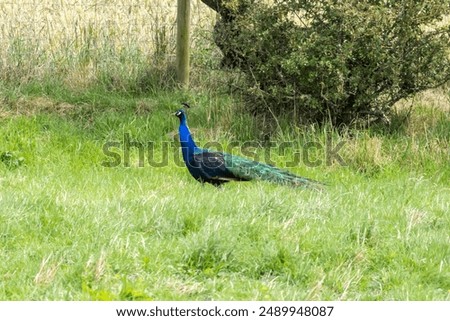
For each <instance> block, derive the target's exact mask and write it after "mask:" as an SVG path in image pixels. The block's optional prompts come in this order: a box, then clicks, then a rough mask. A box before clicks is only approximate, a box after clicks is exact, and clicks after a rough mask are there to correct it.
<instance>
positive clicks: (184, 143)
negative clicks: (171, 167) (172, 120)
mask: <svg viewBox="0 0 450 321" xmlns="http://www.w3.org/2000/svg"><path fill="white" fill-rule="evenodd" d="M179 134H180V144H181V152H182V153H183V159H184V161H185V162H187V161H188V159H189V158H190V156H192V155H193V154H194V152H195V150H196V149H197V148H198V147H197V145H196V144H195V142H194V140H193V139H192V135H191V132H190V130H189V127H188V126H187V123H186V118H185V117H182V118H181V120H180V127H179Z"/></svg>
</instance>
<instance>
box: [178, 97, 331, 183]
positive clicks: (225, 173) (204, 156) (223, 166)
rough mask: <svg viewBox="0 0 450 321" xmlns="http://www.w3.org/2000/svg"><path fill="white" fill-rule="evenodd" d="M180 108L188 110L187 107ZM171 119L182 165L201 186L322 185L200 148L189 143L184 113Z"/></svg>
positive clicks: (237, 157) (273, 167)
mask: <svg viewBox="0 0 450 321" xmlns="http://www.w3.org/2000/svg"><path fill="white" fill-rule="evenodd" d="M182 105H183V106H185V107H187V108H189V105H188V104H187V103H182ZM174 115H175V116H176V117H178V118H179V119H180V126H179V136H180V137H179V138H180V145H181V151H182V154H183V160H184V163H185V164H186V167H187V168H188V170H189V172H190V173H191V175H192V176H193V177H194V178H195V179H196V180H197V181H199V182H201V183H210V184H212V185H214V186H220V185H222V184H224V183H227V182H230V181H251V180H264V181H269V182H273V183H277V184H283V185H290V186H294V187H313V188H320V186H321V185H322V183H320V182H317V181H314V180H311V179H308V178H304V177H300V176H297V175H294V174H292V173H290V172H288V171H286V170H282V169H279V168H277V167H275V166H272V165H268V164H263V163H259V162H256V161H252V160H249V159H246V158H244V157H240V156H235V155H231V154H228V153H224V152H218V151H211V150H207V149H203V148H200V147H198V146H197V145H196V144H195V142H194V140H193V139H192V135H191V132H190V130H189V127H188V125H187V116H186V112H185V111H184V109H179V110H178V111H176V112H175V114H174Z"/></svg>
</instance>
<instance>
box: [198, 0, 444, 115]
mask: <svg viewBox="0 0 450 321" xmlns="http://www.w3.org/2000/svg"><path fill="white" fill-rule="evenodd" d="M204 2H205V3H207V2H208V3H211V2H214V1H204ZM215 2H216V3H219V4H220V6H216V7H213V6H212V7H213V8H215V9H216V10H217V11H219V13H220V14H221V17H222V19H221V21H219V22H218V24H217V25H216V28H215V41H216V43H217V45H218V46H219V47H220V48H221V50H222V52H223V54H224V60H223V64H224V65H226V66H228V67H231V68H239V69H240V70H241V71H242V72H243V73H244V74H245V75H246V77H245V78H246V88H245V91H246V93H247V94H248V95H247V97H249V98H250V99H249V102H250V105H251V106H252V107H251V109H252V111H253V112H255V113H256V114H258V113H265V112H268V111H270V113H275V114H287V115H289V116H298V117H299V118H302V119H303V120H306V121H318V122H324V121H327V120H331V121H332V122H333V123H334V124H350V123H352V122H353V121H355V120H356V119H361V118H363V119H367V118H371V119H385V118H386V117H388V116H389V112H390V110H391V107H392V106H393V104H394V103H395V102H397V101H399V100H400V99H402V98H407V97H410V96H411V95H413V94H415V93H417V92H420V91H422V90H425V89H429V88H434V87H438V86H440V85H442V84H444V83H446V82H447V81H448V80H449V78H450V56H449V55H450V53H449V48H450V47H449V44H450V41H449V40H450V27H449V23H447V22H446V17H447V15H449V14H450V1H449V0H426V1H425V0H423V1H417V0H402V1H398V0H362V1H361V0H345V1H340V0H279V1H273V2H267V1H254V0H223V1H215Z"/></svg>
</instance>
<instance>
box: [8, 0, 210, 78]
mask: <svg viewBox="0 0 450 321" xmlns="http://www.w3.org/2000/svg"><path fill="white" fill-rule="evenodd" d="M176 5H177V3H176V1H164V0H81V1H80V0H78V1H77V0H71V1H61V0H24V1H18V0H0V16H1V17H2V18H1V19H0V43H1V44H2V46H0V63H1V65H0V71H1V74H2V76H0V77H2V78H5V79H7V80H17V81H19V82H24V81H27V80H30V79H36V78H37V79H39V78H42V77H44V76H48V75H58V76H61V77H62V78H63V79H64V80H65V81H66V82H67V83H68V84H70V85H72V86H84V85H89V84H90V83H92V81H96V80H98V78H99V77H102V75H103V76H105V74H106V75H107V78H109V79H115V81H117V79H119V78H130V77H131V78H135V77H137V74H138V73H142V69H143V67H145V66H147V68H149V67H150V68H151V67H152V66H154V67H157V68H162V67H164V68H167V67H168V66H169V65H170V64H171V62H172V61H173V60H174V55H175V33H176V28H175V26H176V9H177V8H176ZM191 16H192V35H193V37H192V47H193V48H197V49H199V50H202V48H208V46H211V45H212V41H211V32H212V28H213V26H214V23H215V14H214V12H213V11H211V10H210V9H209V8H208V7H206V6H205V5H204V4H203V3H201V1H200V0H192V8H191ZM112 71H114V72H112ZM134 80H136V79H134Z"/></svg>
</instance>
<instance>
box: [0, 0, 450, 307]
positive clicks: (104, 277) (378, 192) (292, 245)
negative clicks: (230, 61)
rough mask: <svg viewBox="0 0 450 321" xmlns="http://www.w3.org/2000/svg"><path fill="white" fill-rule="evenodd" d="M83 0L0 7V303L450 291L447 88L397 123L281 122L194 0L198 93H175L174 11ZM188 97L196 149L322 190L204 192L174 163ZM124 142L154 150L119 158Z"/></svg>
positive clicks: (438, 294) (429, 296)
mask: <svg viewBox="0 0 450 321" xmlns="http://www.w3.org/2000/svg"><path fill="white" fill-rule="evenodd" d="M91 2H92V3H91ZM91 2H90V0H89V1H85V2H83V3H84V4H83V5H77V6H75V7H70V6H69V7H68V6H67V5H63V3H62V2H61V1H54V0H44V1H41V2H39V3H37V4H32V2H31V1H30V2H29V3H28V4H29V6H28V7H26V6H25V5H24V6H21V7H19V6H18V5H14V4H13V3H11V2H10V3H2V2H0V10H1V11H2V12H6V13H8V14H6V15H5V17H8V19H3V20H2V21H1V22H0V24H2V28H0V30H1V31H0V32H3V33H2V34H1V37H2V39H3V40H5V41H4V44H5V45H4V46H2V48H0V58H1V59H0V222H1V224H0V239H1V242H0V249H1V251H0V300H449V299H450V235H449V231H450V216H449V213H450V184H449V182H450V150H449V146H450V114H449V113H450V104H449V89H448V88H442V89H440V90H436V91H430V92H426V93H424V94H421V95H419V96H417V97H415V98H414V99H413V100H412V101H410V102H403V104H402V105H399V106H398V115H397V116H396V117H394V119H393V121H392V123H391V124H390V125H389V126H384V127H376V126H374V127H371V128H366V129H346V130H342V129H341V130H338V129H334V128H331V127H327V126H324V127H317V126H309V127H295V126H292V124H290V123H289V121H288V120H283V119H279V120H278V123H277V124H276V126H275V125H274V123H273V122H261V121H259V120H257V119H255V118H253V117H251V116H249V115H246V114H243V113H242V112H241V111H242V110H241V103H240V100H239V97H236V96H233V95H232V94H230V93H229V90H228V89H227V87H226V86H224V84H227V82H228V81H229V79H228V78H227V77H229V76H230V75H227V74H224V73H222V72H221V71H218V70H217V68H216V67H217V65H218V60H219V59H217V56H216V55H215V53H216V49H214V46H213V44H212V43H211V42H210V39H209V38H208V37H210V29H211V27H212V25H213V21H214V16H213V15H212V14H211V12H208V11H205V10H206V8H205V7H204V6H201V5H200V4H198V1H197V2H195V1H194V2H195V10H194V12H196V13H198V15H199V16H200V15H201V17H202V19H200V20H198V21H197V22H196V24H197V25H198V26H199V29H198V30H197V31H195V29H194V34H195V37H197V38H195V37H194V41H196V42H195V45H194V46H193V47H194V48H193V50H194V51H193V59H192V60H193V74H192V77H193V81H192V84H193V89H192V90H190V91H188V92H182V91H178V90H175V89H171V81H172V78H171V77H172V72H173V70H171V59H172V58H173V56H172V54H173V52H174V46H173V39H172V38H173V35H172V33H173V30H172V29H171V28H172V27H171V26H173V22H174V20H173V15H171V14H173V12H172V11H173V10H172V9H173V8H174V7H165V6H164V5H163V4H164V3H165V2H161V1H140V2H139V4H140V6H136V4H134V2H133V1H132V0H122V1H108V2H105V3H104V4H103V7H101V8H99V7H97V6H95V5H94V4H95V3H96V2H95V1H94V0H92V1H91ZM108 4H109V5H108ZM25 8H29V10H25ZM31 8H33V9H34V10H31ZM158 8H159V9H158ZM158 10H159V11H158ZM165 10H166V11H165ZM167 10H169V11H167ZM170 10H172V11H170ZM127 12H128V14H127ZM169 13H170V14H169ZM203 14H204V15H203ZM18 15H19V16H20V18H19V16H18ZM158 17H159V18H158ZM197 18H198V17H197ZM197 18H195V19H197ZM108 19H109V20H108ZM130 19H131V20H130ZM133 19H134V20H133ZM158 19H161V20H158ZM171 19H172V20H171ZM24 21H26V23H25V22H24ZM150 21H151V22H150ZM158 23H159V25H158ZM127 26H128V27H129V26H135V27H136V28H134V29H133V28H131V29H130V28H129V29H127V28H126V27H127ZM138 26H140V27H139V28H137V27H138ZM163 26H164V27H163ZM158 32H159V33H158ZM208 39H209V40H208ZM205 77H206V78H205ZM181 101H188V102H190V103H191V104H192V105H193V106H194V108H192V110H190V111H189V124H190V127H191V129H192V130H193V132H194V135H195V138H196V139H197V141H198V142H199V143H200V145H205V144H208V143H216V145H217V144H220V145H221V146H224V147H225V148H227V147H229V146H230V145H231V144H232V143H233V142H239V144H241V145H246V146H247V147H248V148H246V149H238V148H234V149H233V152H234V153H237V154H244V155H249V154H253V155H255V157H256V156H257V157H259V159H260V160H268V161H270V162H271V163H273V164H275V165H277V166H279V167H283V168H288V169H289V170H291V171H292V172H295V173H297V174H300V175H304V176H306V177H310V178H313V179H316V180H319V181H323V182H326V183H327V184H328V186H327V187H326V188H325V189H324V190H323V191H312V190H302V189H292V188H288V187H283V186H276V185H272V184H269V183H263V182H247V183H241V184H237V183H236V184H235V183H231V184H229V185H227V186H225V187H224V188H221V189H216V188H214V187H212V186H209V185H206V186H202V185H201V184H199V183H197V182H196V181H194V180H193V179H192V178H191V177H190V175H189V174H188V172H187V170H186V169H185V168H184V166H183V165H182V164H181V163H180V157H181V156H180V151H179V150H178V145H177V143H176V135H175V134H174V133H176V129H177V126H178V121H177V119H176V118H175V117H173V116H171V113H173V112H174V111H175V110H176V109H177V108H179V103H180V102H181ZM409 106H413V109H412V112H411V113H408V108H409ZM402 120H404V121H402ZM267 132H270V135H268V134H267ZM124 137H129V138H130V140H132V141H134V142H140V143H142V144H143V145H144V146H148V143H149V142H150V143H151V144H153V146H154V149H152V150H151V151H152V152H153V156H152V157H151V158H150V157H149V156H148V155H149V149H148V148H146V150H145V153H144V159H143V160H144V162H143V164H140V159H139V157H138V156H139V153H138V150H137V149H136V148H133V149H132V151H131V155H130V165H129V166H127V165H126V164H125V157H124V155H122V149H123V147H124ZM268 140H270V141H271V142H272V148H269V146H270V145H269V144H268ZM108 142H115V143H116V144H118V145H117V146H116V147H114V149H113V150H114V152H116V153H119V155H120V159H121V163H120V164H119V165H118V166H113V167H108V166H105V164H104V163H105V162H110V161H111V157H108V156H107V155H105V153H104V151H103V149H104V145H105V144H106V143H108ZM308 144H309V145H308ZM311 144H312V145H311ZM277 146H278V147H279V146H285V147H286V148H284V149H280V148H277ZM305 146H314V147H315V148H313V149H308V150H307V152H306V150H305ZM327 146H328V147H327ZM339 146H341V148H338V147H339ZM327 148H328V149H327ZM336 148H337V149H336ZM333 150H334V151H335V152H336V153H337V154H338V156H339V157H340V158H341V159H340V158H339V157H337V155H334V157H333ZM268 152H270V155H271V157H270V159H268V158H267V156H266V155H267V153H268ZM149 159H150V161H152V162H153V163H155V162H156V163H161V162H162V163H163V165H151V164H149Z"/></svg>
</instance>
